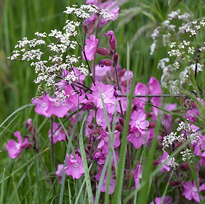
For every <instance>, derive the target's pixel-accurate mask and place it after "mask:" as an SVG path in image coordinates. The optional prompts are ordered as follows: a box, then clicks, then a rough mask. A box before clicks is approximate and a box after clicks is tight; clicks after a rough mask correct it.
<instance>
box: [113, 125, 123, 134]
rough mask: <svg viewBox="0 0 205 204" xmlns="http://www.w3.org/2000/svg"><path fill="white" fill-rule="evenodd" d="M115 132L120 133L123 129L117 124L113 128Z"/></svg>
mask: <svg viewBox="0 0 205 204" xmlns="http://www.w3.org/2000/svg"><path fill="white" fill-rule="evenodd" d="M115 130H118V131H119V132H121V131H122V130H123V127H122V126H121V125H119V124H118V125H116V126H115Z"/></svg>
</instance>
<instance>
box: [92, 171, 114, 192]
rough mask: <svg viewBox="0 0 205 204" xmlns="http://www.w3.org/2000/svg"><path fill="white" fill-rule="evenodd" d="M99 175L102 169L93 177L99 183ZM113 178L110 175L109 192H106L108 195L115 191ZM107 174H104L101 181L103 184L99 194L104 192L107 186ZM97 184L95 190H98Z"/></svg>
mask: <svg viewBox="0 0 205 204" xmlns="http://www.w3.org/2000/svg"><path fill="white" fill-rule="evenodd" d="M101 174H102V169H100V171H99V172H98V173H97V175H96V176H95V178H96V179H97V180H98V181H99V180H100V178H101ZM113 177H115V176H114V175H111V178H110V180H109V190H108V194H112V193H113V192H114V190H115V183H116V180H115V179H113ZM106 179H107V173H105V176H104V179H103V184H102V188H101V192H106V186H107V182H108V181H107V180H106ZM98 186H99V184H98V185H97V186H96V188H98Z"/></svg>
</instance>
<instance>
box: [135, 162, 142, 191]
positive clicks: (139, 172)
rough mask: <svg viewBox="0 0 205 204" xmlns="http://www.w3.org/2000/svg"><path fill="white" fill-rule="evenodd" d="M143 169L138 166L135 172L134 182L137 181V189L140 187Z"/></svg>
mask: <svg viewBox="0 0 205 204" xmlns="http://www.w3.org/2000/svg"><path fill="white" fill-rule="evenodd" d="M142 168H143V166H142V165H141V164H138V165H137V168H136V169H135V171H134V181H135V188H139V187H140V179H141V178H142Z"/></svg>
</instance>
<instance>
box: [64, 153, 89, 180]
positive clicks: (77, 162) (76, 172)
mask: <svg viewBox="0 0 205 204" xmlns="http://www.w3.org/2000/svg"><path fill="white" fill-rule="evenodd" d="M75 157H76V159H74V156H73V155H72V154H71V155H70V159H69V156H68V155H67V166H66V167H65V173H66V174H67V175H68V176H72V178H73V179H79V178H80V177H81V176H82V174H83V173H84V172H85V171H84V168H83V161H82V158H81V157H79V156H78V154H76V155H75Z"/></svg>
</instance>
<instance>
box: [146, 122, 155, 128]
mask: <svg viewBox="0 0 205 204" xmlns="http://www.w3.org/2000/svg"><path fill="white" fill-rule="evenodd" d="M155 126H156V123H154V122H149V126H148V128H155Z"/></svg>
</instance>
